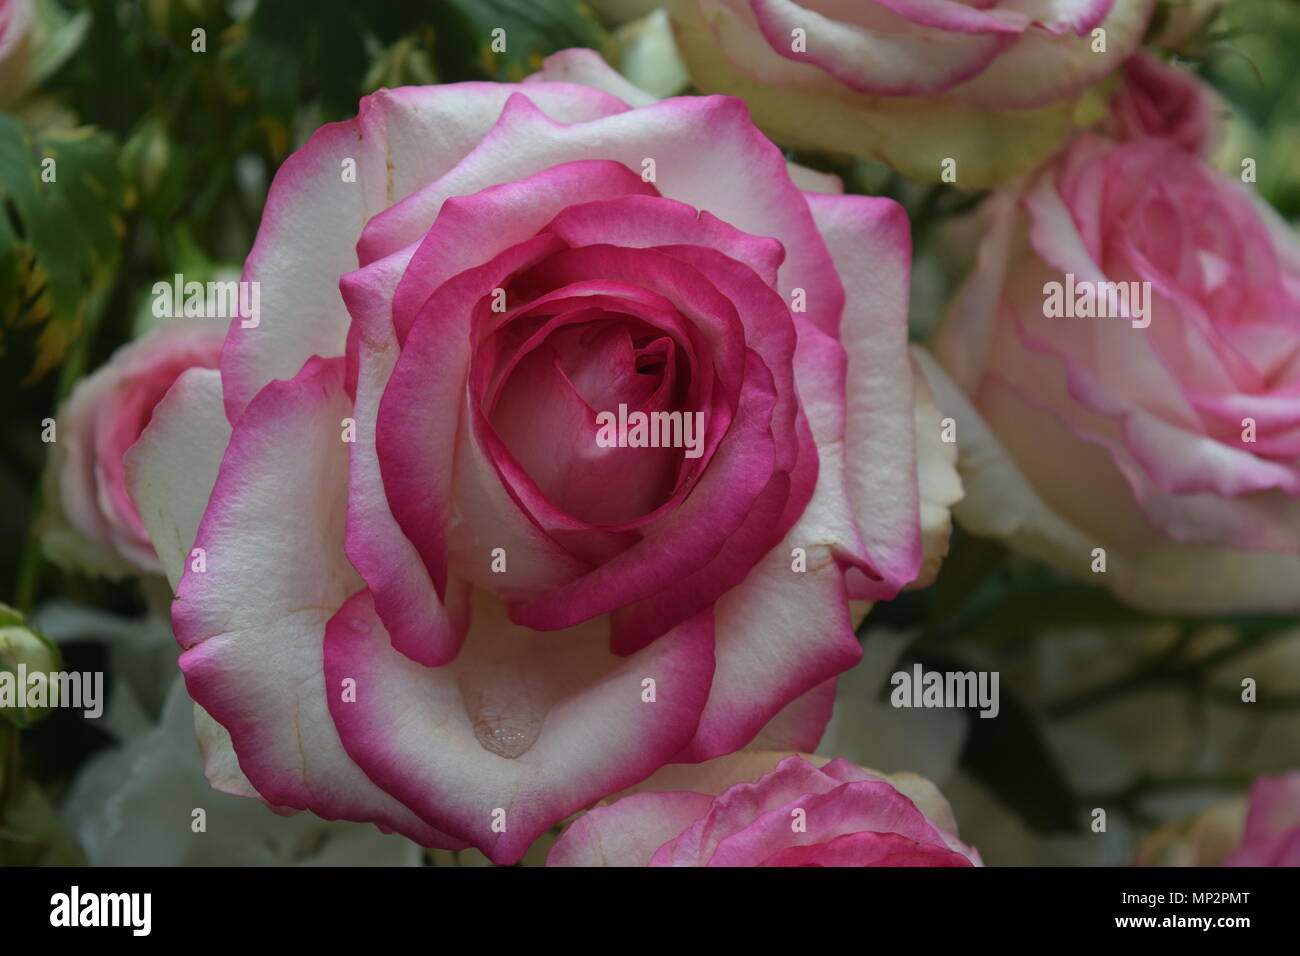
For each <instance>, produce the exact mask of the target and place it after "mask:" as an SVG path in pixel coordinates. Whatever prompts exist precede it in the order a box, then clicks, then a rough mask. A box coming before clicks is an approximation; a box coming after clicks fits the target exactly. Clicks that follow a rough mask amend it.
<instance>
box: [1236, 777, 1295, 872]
mask: <svg viewBox="0 0 1300 956" xmlns="http://www.w3.org/2000/svg"><path fill="white" fill-rule="evenodd" d="M1224 865H1225V866H1300V773H1292V774H1287V775H1286V776H1282V777H1261V778H1260V779H1259V780H1256V781H1255V785H1254V786H1253V787H1252V788H1251V791H1250V807H1249V809H1248V810H1247V811H1246V832H1245V834H1244V835H1243V837H1242V841H1241V846H1240V847H1238V848H1237V849H1236V850H1235V851H1234V852H1233V853H1232V854H1230V855H1229V856H1228V858H1227V859H1226V860H1224Z"/></svg>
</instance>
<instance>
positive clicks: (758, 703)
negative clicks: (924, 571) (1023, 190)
mask: <svg viewBox="0 0 1300 956" xmlns="http://www.w3.org/2000/svg"><path fill="white" fill-rule="evenodd" d="M579 59H582V60H583V63H584V64H585V66H584V69H587V70H588V71H589V70H590V69H591V59H590V54H586V55H585V58H584V57H583V55H579ZM599 69H600V70H601V71H602V78H603V80H604V82H603V83H602V84H601V85H604V86H606V87H617V85H618V84H619V83H620V82H624V81H621V80H620V79H619V78H618V77H617V75H616V74H614V73H613V72H612V71H611V70H609V68H608V67H606V66H604V65H603V64H601V66H600V68H599ZM545 80H546V77H545V76H543V77H538V78H536V80H535V81H534V82H529V83H526V84H522V85H513V86H512V85H500V84H484V83H464V84H456V85H446V86H436V87H426V88H406V89H399V90H391V91H389V90H383V91H380V92H378V93H376V94H374V95H372V96H369V97H367V98H366V99H365V100H363V102H362V106H361V112H360V115H359V116H358V117H357V118H356V119H354V120H350V121H347V122H344V123H337V124H333V125H329V126H326V127H323V128H322V129H320V130H318V131H317V132H316V134H315V135H313V136H312V138H311V139H310V140H309V141H308V143H307V144H306V145H305V146H304V147H303V148H302V149H300V150H299V151H298V152H297V153H295V154H294V155H293V156H291V157H290V158H289V159H288V160H287V161H286V162H285V164H284V166H283V167H282V168H281V169H280V171H279V173H278V175H277V176H276V179H275V182H274V183H273V185H272V188H271V192H270V195H269V197H268V200H267V204H266V209H265V212H264V215H263V221H262V225H261V229H260V231H259V233H258V237H257V240H256V243H255V245H254V247H253V250H252V253H251V254H250V256H249V259H248V262H247V264H246V266H245V272H244V279H245V280H248V281H256V282H260V283H261V304H262V307H261V321H260V324H259V325H258V326H257V327H256V328H247V329H246V328H243V327H241V325H240V323H238V322H236V323H234V324H233V325H232V326H231V330H230V333H229V336H228V338H227V340H226V343H225V347H224V351H223V353H222V361H221V368H220V372H219V373H217V372H212V371H206V370H199V371H192V372H190V373H188V374H187V375H185V376H183V377H182V379H181V381H180V383H178V385H177V387H176V389H174V390H173V392H172V394H171V395H169V397H168V400H167V401H166V402H165V403H164V406H163V408H162V409H161V410H160V412H159V413H158V414H157V415H156V416H155V419H154V423H153V425H151V427H150V428H149V429H148V431H147V432H146V434H145V435H144V437H143V438H142V439H141V441H140V442H139V444H138V445H137V446H136V448H135V449H133V451H132V455H131V458H132V482H133V484H132V487H133V490H134V492H135V494H136V498H137V500H138V501H141V502H142V505H141V510H142V512H143V513H144V515H145V520H146V523H147V524H148V525H149V528H150V531H151V533H152V535H153V538H154V540H155V541H157V542H171V543H173V545H174V544H175V543H178V542H184V545H182V546H180V547H177V548H175V550H174V551H173V552H172V554H171V562H170V563H168V562H166V561H165V562H164V563H165V564H168V572H169V575H170V576H171V578H172V580H173V582H174V583H175V585H176V594H177V600H176V602H175V604H174V605H173V624H174V627H175V631H176V635H177V638H178V640H179V642H180V643H181V645H182V647H183V648H185V651H184V653H183V655H182V657H181V667H182V669H183V671H184V673H185V678H186V683H187V686H188V688H189V692H190V694H191V696H192V697H193V698H194V699H195V701H196V702H197V703H198V704H199V705H201V708H202V711H201V712H200V714H199V723H200V730H201V738H202V742H203V745H204V748H205V752H206V756H207V761H208V775H209V779H210V780H213V781H214V783H215V784H216V785H218V786H219V787H221V788H222V789H227V790H230V791H232V792H238V793H243V794H246V795H256V796H260V797H261V798H262V799H264V800H265V801H266V802H268V803H270V804H272V805H275V806H277V807H282V808H296V809H307V810H311V811H314V812H315V813H317V814H319V815H321V816H323V817H327V818H331V819H333V818H342V819H352V820H366V821H372V822H374V823H377V824H378V825H379V826H380V827H382V828H385V829H390V830H395V831H398V832H401V833H403V834H406V835H407V836H409V837H410V838H412V839H414V840H416V841H418V842H420V843H423V844H425V845H427V846H433V847H443V848H458V847H463V846H466V845H473V846H476V847H478V848H480V849H481V850H483V851H484V852H485V853H486V854H487V855H488V856H489V857H491V858H492V859H493V860H495V861H498V862H509V861H514V860H517V859H518V858H519V857H520V856H521V855H522V854H523V853H524V851H525V850H526V849H527V848H528V846H529V845H530V844H531V843H532V841H533V840H534V839H535V838H536V837H537V836H538V834H540V833H542V832H543V831H545V830H546V829H547V828H548V827H551V826H553V825H554V824H556V823H558V822H559V821H561V820H563V819H564V818H565V817H567V816H569V815H570V814H572V813H574V812H575V811H577V810H579V809H581V808H583V807H586V806H590V805H591V804H593V803H594V802H596V801H597V800H599V799H601V798H602V797H604V796H606V795H607V794H609V793H612V792H616V791H618V790H621V789H623V788H626V787H628V786H630V785H633V784H635V783H637V782H638V781H640V780H642V779H644V778H645V777H647V776H649V775H650V774H651V773H653V772H654V771H655V770H657V769H658V768H659V767H661V766H663V765H664V764H666V763H669V762H671V761H677V762H693V761H702V760H707V759H710V758H713V757H716V756H718V755H720V754H725V753H729V752H732V751H735V750H737V749H739V748H741V747H744V746H746V745H748V744H750V743H751V742H753V741H755V740H758V742H759V743H760V745H765V746H768V747H784V748H788V749H811V748H812V747H813V746H815V744H816V741H817V739H818V737H819V736H820V735H821V732H822V728H823V726H824V725H825V722H826V719H827V716H828V714H829V708H830V705H831V700H832V695H833V683H834V677H835V675H836V674H838V673H840V672H841V671H843V670H845V669H846V668H848V667H850V666H851V665H852V664H853V663H855V662H856V661H857V660H858V658H859V656H860V654H861V650H860V647H859V645H858V641H857V640H856V638H855V636H854V633H853V623H854V622H853V620H852V617H851V613H850V609H849V600H850V598H855V599H864V600H875V599H882V598H889V597H891V596H893V595H894V594H896V593H897V592H898V590H899V589H900V588H902V587H903V586H905V585H907V584H908V583H909V582H911V581H913V580H914V579H915V578H916V577H917V576H918V573H919V572H920V570H921V568H922V566H923V564H926V563H927V562H926V559H927V554H926V553H925V549H926V547H927V546H929V547H930V548H931V549H934V548H937V547H941V546H942V540H941V538H942V535H941V534H937V533H934V528H935V527H937V525H938V523H939V522H940V517H941V518H942V519H943V520H946V509H945V508H942V507H936V503H935V502H929V503H928V505H927V509H926V512H925V514H926V516H927V517H926V518H925V521H926V529H925V531H926V533H923V527H922V524H923V518H922V510H921V499H922V495H923V492H922V489H921V482H920V481H919V479H918V474H917V470H918V469H917V453H916V449H915V440H914V425H913V420H914V415H915V414H917V412H916V411H915V410H914V399H913V378H912V371H911V365H910V362H909V358H908V352H907V344H906V311H907V309H906V300H907V274H908V265H909V252H910V243H909V236H908V226H907V220H906V217H905V216H904V214H903V212H902V210H901V209H900V208H899V207H898V206H896V205H894V204H893V203H892V202H889V201H887V200H881V199H874V198H867V197H861V196H843V195H830V194H822V193H811V192H806V191H804V190H802V189H801V188H800V186H799V185H797V184H796V182H795V181H794V180H793V179H792V172H791V170H790V169H788V168H787V166H786V163H785V161H784V159H783V157H782V155H781V153H780V151H779V150H778V149H777V148H776V147H774V146H773V145H772V144H771V143H770V142H768V141H767V140H766V139H765V138H764V137H763V136H762V135H761V134H760V133H758V131H757V130H756V129H755V128H754V127H753V125H752V124H751V122H750V120H749V117H748V114H747V112H746V110H745V107H744V104H742V103H740V102H738V101H736V100H733V99H728V98H724V97H698V98H697V97H692V98H686V99H674V100H666V101H663V102H661V103H654V104H650V105H646V106H642V107H637V108H633V107H630V106H629V105H628V103H627V102H625V101H624V100H622V99H620V98H618V97H616V96H614V95H611V94H609V93H607V92H604V91H602V90H600V89H596V88H594V87H591V86H582V85H576V84H571V83H551V82H545ZM647 161H653V163H649V162H647ZM350 164H355V170H356V176H355V181H351V178H350V177H349V176H346V175H341V172H342V171H344V170H346V169H348V168H349V166H350ZM652 170H653V174H651V171H652ZM794 175H796V176H798V178H799V180H800V182H807V183H817V184H818V185H819V186H821V187H822V188H825V186H826V184H827V182H826V178H825V177H814V178H808V177H805V175H804V174H803V173H802V172H800V171H795V173H794ZM620 404H623V405H627V406H628V407H629V408H630V409H632V410H645V411H647V412H655V411H662V412H665V413H673V412H681V413H684V414H694V413H700V415H701V420H702V422H703V431H702V435H703V442H702V446H701V452H702V453H701V454H700V456H699V457H688V456H687V455H686V454H685V453H684V450H683V449H681V448H644V447H642V448H638V447H612V448H607V447H601V446H600V445H599V444H598V443H597V441H596V437H597V431H598V430H597V421H596V416H597V415H598V413H600V412H602V411H614V410H616V409H617V408H618V406H619V405H620ZM222 409H224V412H225V415H224V416H222V419H221V421H219V422H216V421H214V420H215V419H216V418H217V417H218V416H217V413H219V412H220V410H222ZM928 414H931V415H933V414H934V413H933V411H932V410H931V411H930V412H929V413H928ZM227 422H228V423H227ZM227 445H228V447H227ZM200 446H201V447H200ZM212 448H217V449H224V458H223V459H222V461H221V464H220V472H219V474H218V475H217V476H216V479H215V487H213V489H212V492H211V495H210V496H209V495H208V494H207V493H206V490H203V491H202V493H198V494H196V493H195V492H196V490H199V489H204V488H205V485H206V484H207V483H208V482H210V481H211V478H210V476H207V475H203V474H199V473H196V472H195V466H193V465H192V464H191V462H193V461H202V460H203V458H204V455H206V454H207V453H208V452H209V451H210V449H212ZM927 460H929V459H927ZM936 467H940V468H942V463H941V462H940V463H939V464H938V465H936ZM942 484H943V483H942V482H940V485H942ZM950 485H951V483H949V485H948V486H947V487H950ZM925 487H926V488H934V487H936V485H935V484H933V483H932V482H926V483H925ZM940 513H942V514H941V515H940ZM191 543H192V544H193V548H191V547H190V544H191ZM799 549H801V550H799ZM196 554H197V555H198V556H197V557H192V558H191V557H190V556H192V555H196ZM929 557H930V558H931V561H932V560H933V556H932V555H930V556H929ZM199 558H201V559H202V561H201V562H200V560H199ZM182 572H183V574H182Z"/></svg>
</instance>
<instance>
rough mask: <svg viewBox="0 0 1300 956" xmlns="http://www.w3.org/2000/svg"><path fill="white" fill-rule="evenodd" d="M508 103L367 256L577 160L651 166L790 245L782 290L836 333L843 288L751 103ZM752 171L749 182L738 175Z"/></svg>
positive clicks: (679, 196)
mask: <svg viewBox="0 0 1300 956" xmlns="http://www.w3.org/2000/svg"><path fill="white" fill-rule="evenodd" d="M550 86H551V84H548V83H534V84H528V86H527V87H526V89H527V91H528V95H527V96H524V95H522V94H520V95H516V96H514V97H512V98H511V99H510V100H509V101H508V103H507V104H506V107H505V109H503V110H502V112H501V116H500V119H499V121H498V122H497V124H496V125H495V126H494V127H493V129H492V131H491V132H490V133H489V134H488V135H487V136H486V137H485V138H484V141H483V143H482V144H481V145H480V147H479V148H478V149H476V150H475V151H474V152H473V153H472V154H471V155H470V156H468V157H466V159H465V160H464V161H463V162H461V163H460V164H459V165H457V166H456V167H455V169H453V170H451V171H450V172H449V173H448V174H447V175H445V176H443V177H442V178H440V179H438V180H436V181H434V182H433V183H432V184H431V185H429V186H428V187H426V188H425V189H423V190H420V191H419V192H417V193H415V194H413V195H412V196H410V197H408V198H407V199H406V200H403V201H402V202H399V203H396V204H395V205H394V206H393V207H392V208H390V209H388V210H386V211H385V212H384V213H382V214H381V215H379V216H376V217H375V219H374V220H372V222H371V223H370V224H369V225H368V226H367V228H366V234H365V236H363V239H362V250H363V258H364V259H367V260H369V259H374V258H378V257H380V256H384V255H388V254H390V253H393V252H396V251H398V250H400V249H402V248H404V247H405V246H407V245H409V244H410V243H412V242H415V241H417V240H418V239H419V238H420V237H421V236H422V235H423V234H424V233H425V232H426V231H427V230H428V228H429V227H430V225H432V223H433V221H434V219H435V218H436V216H437V213H438V210H439V209H440V208H441V206H442V203H443V202H444V201H445V200H446V199H447V198H449V197H450V196H457V195H466V194H469V193H473V192H478V191H479V190H481V189H483V188H485V187H487V186H491V185H495V184H498V183H506V182H513V181H515V180H517V179H521V178H523V177H525V176H529V175H532V174H534V173H537V172H539V171H541V170H544V169H548V168H550V167H552V166H556V165H559V164H561V163H567V162H573V161H575V160H590V159H605V160H613V161H615V162H618V163H621V164H622V165H623V166H625V167H627V168H628V169H630V170H633V171H636V172H638V173H640V172H641V171H642V170H644V169H646V168H647V167H645V166H644V165H643V161H644V160H646V159H653V160H655V180H654V185H655V186H656V187H657V188H658V190H659V192H660V193H661V194H662V195H664V196H667V197H669V198H671V199H676V200H679V201H681V202H684V203H687V204H688V205H691V206H694V207H695V208H696V209H703V210H707V211H708V212H710V213H712V214H713V215H715V216H717V218H718V219H720V220H722V221H723V222H726V223H728V224H729V225H731V226H733V227H735V228H736V229H739V230H741V231H743V232H747V233H750V234H751V235H758V236H769V237H771V238H773V239H776V240H777V241H779V242H780V243H781V244H782V246H784V247H785V249H786V253H787V258H786V261H785V263H784V265H783V267H782V269H781V276H780V286H779V289H780V292H781V294H782V296H783V297H785V298H786V301H787V302H788V301H790V297H791V293H792V290H793V289H794V288H796V287H799V288H803V289H805V290H807V292H808V318H809V319H810V320H811V321H812V322H814V323H815V324H817V325H818V326H820V327H822V328H824V329H826V330H828V331H832V332H833V331H834V330H835V329H836V327H837V324H838V321H839V314H840V309H841V308H842V307H843V301H844V300H843V290H842V288H841V287H840V284H839V281H838V278H837V277H836V274H835V269H834V266H833V264H832V263H831V261H830V257H829V256H828V255H827V253H826V246H825V243H824V242H823V241H822V239H821V237H820V235H818V233H817V229H816V227H815V226H814V225H813V222H812V217H811V215H809V213H808V207H807V204H806V203H804V202H802V201H801V198H800V195H801V194H800V193H799V190H798V188H797V187H796V186H795V185H794V183H793V182H791V180H790V174H789V172H788V170H787V168H786V163H785V158H784V156H783V155H782V154H781V151H780V150H779V149H777V148H776V147H775V146H774V145H773V144H772V143H771V142H770V141H769V140H768V139H767V138H766V137H764V136H763V135H762V134H761V133H759V131H758V130H757V129H755V128H754V125H753V123H752V122H751V121H750V119H749V115H748V111H747V109H746V108H745V104H744V103H743V102H741V101H740V100H736V99H732V98H729V97H716V96H700V97H684V98H678V99H671V100H664V101H662V102H659V103H655V104H652V105H650V106H647V107H644V108H642V109H639V110H636V111H634V112H628V113H621V114H617V115H613V116H606V117H603V118H601V119H596V120H592V121H590V122H581V123H573V124H570V125H565V124H563V123H559V122H556V121H555V120H554V119H552V118H550V117H549V116H547V115H546V113H544V112H543V111H542V110H540V109H538V107H537V106H536V105H535V104H534V102H533V101H532V99H531V97H532V96H533V91H535V90H545V89H547V88H548V87H550ZM737 169H744V170H746V175H745V176H744V177H738V176H736V174H735V171H736V170H737Z"/></svg>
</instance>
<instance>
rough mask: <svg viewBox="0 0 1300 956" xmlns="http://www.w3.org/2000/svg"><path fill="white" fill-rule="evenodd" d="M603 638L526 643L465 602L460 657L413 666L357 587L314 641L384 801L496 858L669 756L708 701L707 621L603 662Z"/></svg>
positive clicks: (352, 748) (506, 859)
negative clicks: (353, 691) (322, 638)
mask: <svg viewBox="0 0 1300 956" xmlns="http://www.w3.org/2000/svg"><path fill="white" fill-rule="evenodd" d="M606 631H607V626H606V623H605V622H603V621H601V620H594V621H589V622H586V623H584V624H583V625H580V626H579V627H577V628H573V629H571V630H569V631H567V632H563V633H558V634H541V635H539V634H535V633H532V632H529V631H527V630H525V629H521V628H518V627H515V626H513V625H511V624H510V622H509V621H508V620H507V619H506V618H505V615H504V609H503V608H502V607H501V606H500V604H499V603H498V602H496V601H495V600H494V599H492V598H491V597H490V596H488V595H486V594H483V593H482V592H476V596H475V602H474V608H473V615H472V625H471V629H470V634H469V637H468V639H467V640H466V643H465V647H464V649H463V650H462V651H461V654H460V655H459V656H458V657H457V658H456V660H455V661H454V662H453V663H451V664H449V665H447V666H446V667H440V668H425V667H421V666H419V665H418V664H415V663H414V662H413V661H411V660H409V659H408V658H406V657H404V656H403V655H401V654H398V653H397V652H395V651H394V650H393V649H392V646H391V643H390V641H389V639H388V638H387V636H386V635H385V634H384V633H383V625H382V624H381V623H380V621H379V619H378V617H377V616H376V615H375V613H374V608H373V604H372V603H371V601H370V599H369V597H368V595H367V594H366V593H365V592H361V593H359V594H357V595H356V596H354V597H353V598H352V599H351V600H350V601H349V602H348V603H347V604H346V605H345V606H344V607H343V609H342V610H341V611H340V612H339V613H338V614H337V615H336V616H335V617H334V619H333V620H332V621H331V622H330V626H329V630H328V634H327V637H326V655H325V673H326V680H327V682H329V683H331V684H337V683H339V682H340V681H342V680H343V679H344V678H353V679H355V681H356V686H357V697H356V701H355V702H344V701H343V700H342V699H341V698H340V697H339V696H338V695H331V696H330V698H329V700H330V709H331V713H332V714H333V717H334V723H335V725H336V726H337V727H338V730H339V733H340V735H341V736H342V738H343V742H344V745H345V746H346V748H347V751H348V753H349V754H350V755H351V757H352V758H353V759H354V760H355V761H356V762H357V763H358V764H360V765H361V766H362V767H363V768H365V771H366V773H367V774H368V775H369V776H370V778H371V779H372V780H374V781H375V782H376V783H378V784H379V785H380V786H382V787H383V788H384V790H386V791H388V792H390V793H393V794H395V795H396V796H398V797H400V798H401V800H402V801H403V802H404V803H406V804H407V805H408V806H410V807H411V808H412V809H414V810H415V811H416V812H417V813H419V814H420V816H421V817H422V818H424V819H426V820H428V821H430V822H431V823H433V824H434V825H436V826H437V827H439V829H444V830H446V831H448V832H451V833H454V834H456V835H458V836H461V837H463V838H464V839H467V840H469V841H470V842H471V843H472V844H473V845H474V846H476V847H478V848H479V849H480V850H482V851H483V852H484V853H485V854H487V856H488V857H489V858H491V859H492V860H494V861H495V862H498V863H512V862H514V861H515V860H517V859H519V857H520V856H522V855H523V853H524V851H525V850H526V849H527V848H528V847H529V846H530V845H531V844H532V842H533V841H534V840H535V839H536V838H537V836H538V835H540V834H541V833H542V832H543V831H545V830H546V829H547V828H548V827H550V826H552V825H554V824H555V823H558V822H559V821H561V820H563V819H564V818H565V817H567V816H568V815H570V814H571V813H573V812H574V811H576V810H579V809H581V808H582V807H584V806H588V805H590V804H591V803H593V802H595V801H596V800H599V799H600V798H601V797H603V796H604V795H606V794H608V793H612V792H614V791H616V790H619V789H621V788H623V787H626V786H628V785H630V784H632V783H635V782H636V781H637V780H640V779H642V778H644V777H645V776H647V775H648V774H650V773H651V772H653V771H654V770H655V769H657V768H658V767H659V766H660V765H662V764H663V763H664V762H665V761H666V760H667V759H669V758H670V757H671V756H672V754H673V753H674V752H675V751H676V750H678V749H680V747H681V745H682V743H683V742H684V741H685V740H686V739H687V738H688V737H689V736H690V734H691V732H692V730H693V728H694V726H695V723H696V721H697V720H698V717H699V712H700V708H701V707H702V706H703V704H704V699H705V698H706V697H707V695H708V693H709V684H710V680H711V677H712V646H711V645H712V621H711V619H710V616H709V615H707V614H706V615H701V616H699V617H697V618H695V619H692V621H690V622H688V623H687V624H684V625H682V626H681V627H680V628H678V629H676V630H675V631H674V632H673V633H671V634H668V635H665V636H664V638H662V639H661V640H659V641H656V642H655V643H654V644H653V645H652V646H651V647H649V648H646V649H645V650H643V651H641V652H639V653H638V654H636V655H633V656H631V657H627V658H618V657H615V656H614V655H612V654H610V653H609V652H608V650H607V649H606V646H605V645H606V643H607V641H608V634H607V633H606ZM647 681H652V682H653V683H646V682H647ZM651 688H652V689H653V691H654V693H653V695H651V694H650V692H649V691H650V689H651ZM651 696H653V701H651V700H650V699H649V698H650V697H651ZM494 824H495V826H494Z"/></svg>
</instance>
